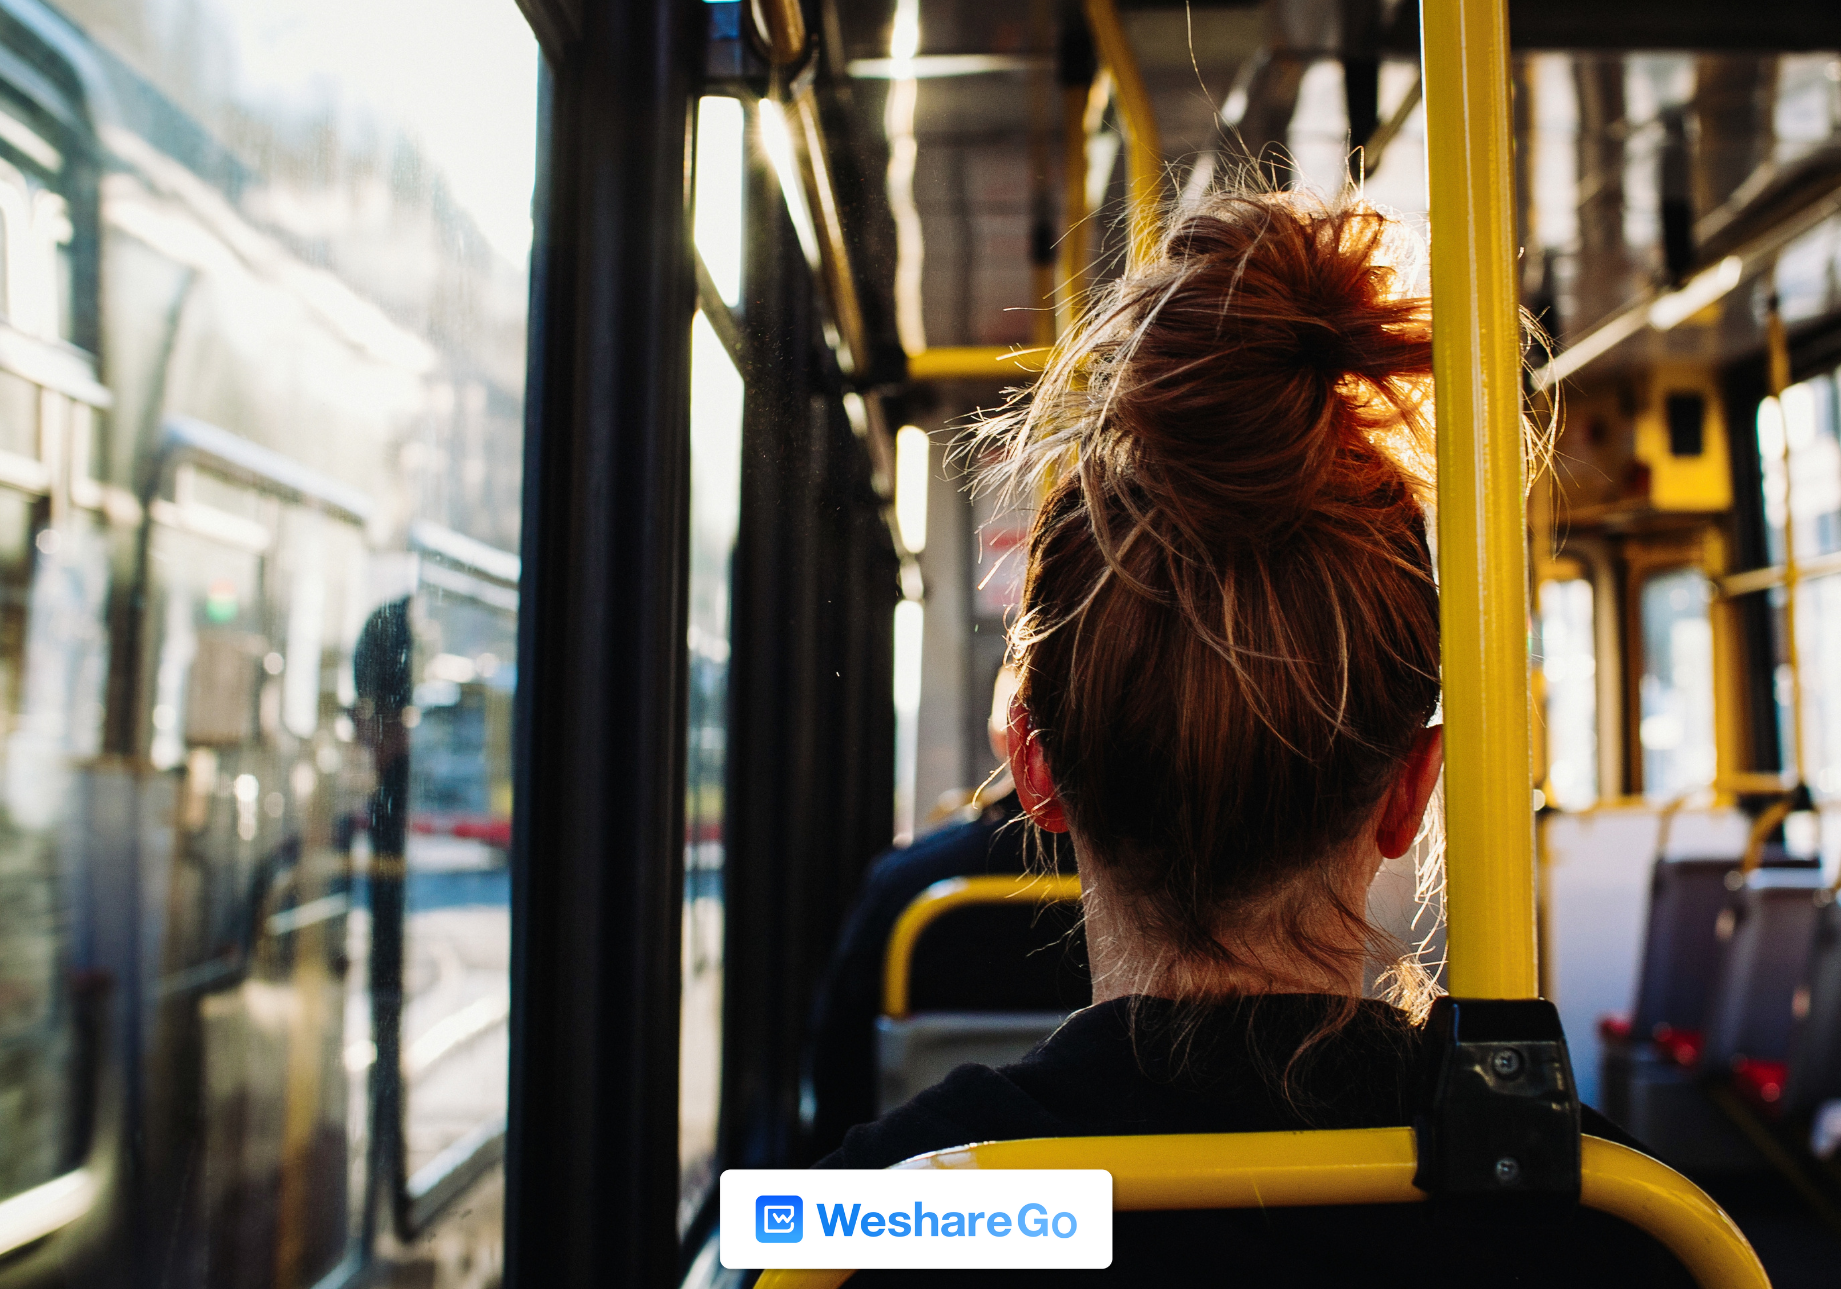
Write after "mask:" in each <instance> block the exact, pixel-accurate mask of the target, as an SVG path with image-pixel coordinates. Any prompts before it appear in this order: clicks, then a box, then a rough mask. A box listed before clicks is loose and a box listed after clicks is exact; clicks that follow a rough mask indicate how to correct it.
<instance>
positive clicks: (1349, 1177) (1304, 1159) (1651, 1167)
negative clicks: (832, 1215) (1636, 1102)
mask: <svg viewBox="0 0 1841 1289" xmlns="http://www.w3.org/2000/svg"><path fill="white" fill-rule="evenodd" d="M1581 1155H1582V1160H1581V1164H1582V1167H1581V1186H1580V1196H1579V1198H1580V1202H1581V1203H1583V1204H1584V1205H1585V1206H1586V1207H1588V1208H1595V1209H1598V1210H1600V1211H1601V1212H1604V1213H1609V1214H1610V1215H1611V1216H1613V1217H1617V1218H1621V1219H1622V1220H1623V1221H1626V1222H1628V1223H1630V1224H1631V1225H1632V1226H1635V1227H1638V1228H1640V1229H1641V1230H1644V1231H1647V1232H1648V1233H1649V1234H1650V1235H1652V1236H1654V1237H1655V1238H1656V1239H1657V1240H1659V1241H1661V1243H1662V1244H1663V1245H1665V1246H1666V1247H1667V1248H1668V1250H1669V1252H1671V1253H1673V1254H1674V1255H1675V1256H1676V1257H1677V1258H1679V1259H1680V1260H1681V1263H1682V1265H1683V1266H1685V1267H1686V1268H1687V1269H1688V1273H1689V1274H1690V1275H1692V1276H1693V1277H1694V1280H1695V1283H1697V1284H1699V1285H1701V1286H1702V1287H1703V1289H1769V1286H1770V1280H1769V1278H1768V1277H1767V1276H1766V1275H1765V1274H1764V1268H1763V1266H1762V1265H1760V1264H1759V1262H1758V1255H1757V1254H1756V1253H1754V1252H1753V1251H1752V1247H1751V1244H1750V1243H1749V1242H1748V1241H1747V1240H1746V1238H1745V1235H1744V1233H1743V1232H1742V1231H1740V1230H1739V1228H1738V1227H1737V1226H1736V1225H1734V1223H1733V1221H1732V1219H1731V1218H1729V1217H1727V1216H1726V1214H1725V1213H1724V1212H1723V1211H1722V1210H1721V1209H1720V1207H1719V1205H1717V1204H1715V1203H1714V1202H1713V1201H1712V1200H1710V1199H1708V1198H1707V1196H1706V1195H1705V1194H1704V1193H1703V1192H1702V1191H1701V1190H1700V1188H1699V1187H1697V1186H1695V1185H1694V1183H1693V1182H1690V1181H1689V1180H1688V1179H1687V1178H1685V1177H1683V1176H1682V1175H1681V1174H1680V1173H1677V1172H1676V1171H1675V1170H1674V1169H1672V1168H1670V1167H1668V1166H1667V1165H1666V1164H1660V1163H1657V1162H1656V1161H1655V1160H1653V1159H1651V1158H1650V1157H1649V1156H1648V1155H1645V1154H1642V1153H1641V1152H1639V1151H1635V1150H1631V1149H1629V1148H1627V1147H1625V1146H1620V1145H1618V1144H1616V1143H1615V1142H1610V1141H1605V1140H1603V1139H1601V1138H1598V1137H1586V1138H1584V1140H1583V1142H1582V1151H1581ZM1416 1163H1417V1152H1416V1149H1415V1145H1414V1140H1413V1130H1412V1129H1411V1128H1356V1129H1348V1130H1343V1131H1336V1132H1225V1133H1197V1134H1194V1135H1184V1136H1170V1137H1052V1138H1042V1139H1037V1140H1032V1141H989V1142H984V1143H982V1144H979V1145H975V1146H961V1147H958V1148H956V1149H953V1150H941V1151H935V1152H934V1153H932V1154H929V1155H921V1156H918V1157H917V1158H914V1159H910V1160H908V1161H907V1162H906V1163H903V1164H900V1165H897V1166H898V1167H901V1168H1103V1169H1105V1170H1106V1171H1107V1172H1109V1173H1111V1174H1112V1207H1113V1209H1114V1211H1115V1212H1120V1213H1135V1212H1146V1211H1168V1210H1174V1209H1217V1208H1299V1207H1309V1206H1316V1205H1325V1204H1404V1203H1411V1202H1413V1201H1415V1200H1423V1199H1425V1198H1426V1196H1425V1192H1423V1191H1421V1190H1420V1189H1419V1188H1418V1187H1416V1186H1414V1185H1413V1172H1414V1169H1415V1167H1416ZM852 1274H853V1273H852V1272H850V1271H833V1270H826V1271H767V1272H763V1273H762V1275H761V1279H760V1281H759V1284H760V1289H835V1287H836V1286H837V1285H841V1284H843V1283H844V1282H845V1281H846V1280H848V1279H849V1278H850V1276H851V1275H852Z"/></svg>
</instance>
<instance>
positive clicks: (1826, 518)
mask: <svg viewBox="0 0 1841 1289" xmlns="http://www.w3.org/2000/svg"><path fill="white" fill-rule="evenodd" d="M1837 419H1838V418H1837V411H1836V390H1835V379H1834V377H1833V376H1832V375H1826V376H1819V377H1817V378H1815V379H1814V380H1807V381H1803V382H1801V383H1800V384H1796V385H1792V386H1790V388H1788V389H1786V390H1785V391H1784V392H1783V397H1782V398H1781V399H1776V398H1767V399H1765V400H1764V402H1763V403H1761V404H1760V405H1759V407H1758V464H1759V466H1760V467H1761V468H1762V472H1763V475H1764V516H1765V524H1766V531H1767V539H1768V542H1769V550H1770V557H1771V562H1772V563H1773V564H1781V563H1783V560H1784V551H1785V543H1784V523H1785V520H1786V518H1787V517H1789V516H1794V517H1795V530H1794V536H1795V539H1796V557H1797V559H1799V560H1805V559H1810V558H1813V557H1814V556H1817V555H1827V554H1829V553H1830V552H1832V551H1836V550H1841V438H1838V437H1837V435H1838V434H1841V425H1838V424H1837ZM1786 453H1787V455H1786ZM1786 480H1787V481H1788V487H1787V488H1786V487H1785V483H1786Z"/></svg>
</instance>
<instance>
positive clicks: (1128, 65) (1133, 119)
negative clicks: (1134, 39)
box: [1087, 0, 1163, 265]
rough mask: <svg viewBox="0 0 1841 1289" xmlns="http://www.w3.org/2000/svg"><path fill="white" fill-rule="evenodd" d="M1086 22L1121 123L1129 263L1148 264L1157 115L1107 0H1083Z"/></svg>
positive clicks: (1157, 203)
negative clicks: (1107, 73)
mask: <svg viewBox="0 0 1841 1289" xmlns="http://www.w3.org/2000/svg"><path fill="white" fill-rule="evenodd" d="M1087 26H1088V27H1090V28H1092V30H1093V45H1094V48H1095V50H1096V51H1097V52H1098V53H1099V60H1100V62H1101V63H1102V64H1104V65H1105V67H1106V69H1107V70H1108V71H1110V72H1111V73H1112V84H1113V88H1114V92H1116V93H1117V94H1118V103H1119V122H1120V124H1121V125H1123V126H1124V127H1125V192H1126V203H1127V205H1128V206H1129V208H1130V213H1131V262H1132V263H1133V264H1134V265H1137V264H1148V263H1149V262H1150V260H1151V257H1152V256H1154V255H1155V254H1156V253H1157V229H1158V225H1159V223H1160V221H1161V220H1162V217H1163V140H1162V139H1161V138H1159V137H1158V133H1157V114H1156V113H1155V112H1153V111H1152V110H1151V96H1150V95H1149V94H1147V93H1146V92H1145V89H1144V77H1142V76H1141V75H1139V74H1138V59H1137V57H1136V55H1134V54H1133V53H1132V52H1131V42H1130V41H1129V40H1127V39H1126V38H1125V28H1124V26H1123V25H1121V24H1120V22H1119V11H1118V7H1117V6H1116V5H1115V4H1114V3H1113V0H1087Z"/></svg>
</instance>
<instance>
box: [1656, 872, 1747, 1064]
mask: <svg viewBox="0 0 1841 1289" xmlns="http://www.w3.org/2000/svg"><path fill="white" fill-rule="evenodd" d="M1738 869H1739V861H1738V858H1737V857H1736V856H1734V857H1731V858H1719V859H1660V858H1658V859H1657V860H1656V864H1655V868H1654V870H1653V871H1652V872H1651V875H1650V879H1649V923H1648V926H1647V928H1646V930H1645V932H1644V936H1643V966H1642V973H1641V975H1640V976H1639V977H1638V979H1637V997H1636V1010H1635V1014H1634V1015H1633V1017H1632V1018H1631V1032H1632V1033H1633V1034H1634V1035H1636V1037H1638V1038H1649V1037H1651V1036H1653V1035H1654V1034H1655V1032H1656V1030H1657V1027H1659V1026H1662V1025H1667V1026H1670V1027H1672V1028H1674V1029H1688V1030H1697V1029H1700V1028H1701V1027H1702V1023H1703V1022H1704V1020H1705V1019H1706V1014H1707V1002H1708V999H1709V998H1710V997H1711V996H1712V993H1713V982H1714V976H1715V973H1716V971H1717V969H1718V964H1719V956H1720V954H1719V947H1720V946H1719V936H1718V933H1717V926H1718V923H1719V916H1720V910H1722V909H1723V908H1725V907H1726V903H1727V900H1728V899H1729V898H1730V895H1731V893H1730V892H1729V891H1728V890H1727V889H1726V876H1727V874H1729V873H1736V872H1738Z"/></svg>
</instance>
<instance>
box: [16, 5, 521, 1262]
mask: <svg viewBox="0 0 1841 1289" xmlns="http://www.w3.org/2000/svg"><path fill="white" fill-rule="evenodd" d="M57 8H58V11H59V12H58V13H57V14H55V15H53V14H51V13H50V12H48V11H45V12H41V11H40V10H38V9H35V10H34V11H33V12H34V14H35V15H36V16H35V17H33V18H32V19H31V20H30V21H13V20H11V19H9V21H7V22H5V23H0V315H3V316H0V1201H4V1200H6V1199H9V1198H11V1197H13V1196H14V1195H16V1194H18V1193H19V1192H21V1191H22V1190H25V1191H29V1190H31V1189H32V1188H34V1187H39V1186H44V1185H52V1186H56V1187H60V1188H61V1189H59V1190H57V1191H56V1192H55V1193H56V1194H57V1195H63V1196H65V1197H67V1198H68V1197H69V1196H73V1195H74V1196H77V1197H79V1198H80V1199H81V1201H82V1203H81V1204H78V1203H77V1202H75V1201H72V1202H71V1203H70V1204H69V1206H68V1207H69V1209H70V1221H69V1225H68V1229H62V1230H59V1231H56V1232H53V1233H52V1234H51V1235H50V1236H49V1237H48V1239H47V1243H46V1247H45V1255H46V1256H45V1257H44V1258H43V1259H42V1260H41V1265H54V1266H58V1267H84V1268H88V1270H87V1271H85V1272H84V1273H83V1274H84V1275H88V1276H89V1277H90V1278H97V1277H100V1278H102V1279H105V1280H106V1279H111V1278H120V1277H122V1276H128V1277H129V1278H133V1274H135V1273H136V1272H135V1271H134V1269H136V1268H140V1267H144V1266H156V1265H157V1266H159V1267H161V1268H163V1270H162V1272H161V1274H162V1275H163V1276H164V1277H165V1278H166V1279H168V1280H170V1281H172V1282H173V1283H175V1284H199V1285H212V1286H222V1287H224V1289H233V1287H238V1286H251V1287H254V1286H259V1285H276V1286H285V1287H289V1289H300V1287H301V1286H306V1285H313V1284H318V1283H321V1282H323V1281H324V1282H326V1283H327V1284H328V1285H329V1286H330V1285H335V1284H343V1283H351V1282H356V1281H357V1280H358V1279H360V1278H369V1277H371V1276H373V1275H374V1274H375V1273H376V1272H377V1270H378V1268H377V1267H376V1266H375V1265H374V1263H375V1261H376V1260H377V1258H378V1257H379V1256H380V1255H381V1256H385V1257H399V1256H405V1255H403V1254H402V1252H401V1251H402V1250H405V1249H408V1248H410V1247H411V1246H412V1244H413V1242H414V1240H415V1238H416V1237H417V1236H418V1235H419V1234H420V1233H421V1232H422V1231H423V1230H424V1229H425V1228H426V1227H427V1226H428V1225H429V1224H430V1223H432V1222H434V1221H436V1220H437V1219H438V1218H442V1217H444V1216H453V1222H454V1225H452V1226H449V1227H446V1228H444V1232H443V1235H444V1239H448V1240H449V1241H450V1242H451V1243H452V1244H453V1245H454V1247H456V1249H458V1250H460V1252H459V1253H458V1254H457V1256H459V1257H461V1258H464V1259H465V1260H467V1261H468V1263H469V1265H474V1266H478V1267H481V1268H487V1267H492V1266H494V1265H496V1262H497V1260H498V1257H499V1253H498V1248H499V1231H498V1228H499V1221H500V1218H499V1212H500V1204H499V1200H498V1197H497V1193H496V1191H495V1190H494V1189H493V1188H492V1183H491V1180H490V1171H491V1169H492V1167H493V1166H494V1165H495V1164H496V1162H497V1160H498V1159H499V1157H500V1155H501V1154H502V1147H503V1138H504V1126H503V1125H504V1117H505V1087H506V1065H507V1061H506V1052H507V1050H508V1041H507V1038H506V1020H505V1014H506V1011H507V1009H508V998H509V960H508V940H509V911H508V910H509V900H510V894H509V882H508V881H507V880H506V875H505V870H506V865H505V854H506V851H507V849H508V840H509V828H510V823H509V821H510V812H511V808H512V803H511V800H510V788H509V785H510V711H511V698H510V695H511V690H512V686H513V678H514V677H515V675H516V663H517V659H516V653H515V648H514V644H515V638H516V633H515V629H514V625H513V624H514V623H515V617H516V612H517V603H518V599H517V586H518V581H519V575H520V569H519V564H518V558H517V555H516V554H515V552H516V551H517V550H518V549H519V538H520V526H521V523H522V517H521V516H522V500H523V488H522V477H521V476H522V462H523V451H524V432H523V414H524V389H523V382H524V372H525V368H526V345H525V333H526V327H525V321H526V319H525V313H526V301H527V299H528V297H529V290H528V282H529V273H528V263H529V256H530V247H531V223H530V219H531V196H532V192H533V178H534V174H535V162H536V147H537V133H538V131H537V100H538V70H539V58H538V51H537V47H536V43H535V41H534V39H533V38H532V36H531V34H530V31H529V27H528V25H527V24H526V23H525V21H524V20H523V18H522V17H521V16H520V14H519V13H518V11H517V9H516V7H515V6H512V5H508V4H504V3H501V2H500V0H401V2H400V3H395V4H390V5H383V6H371V7H369V8H363V7H359V8H353V7H352V6H349V5H347V6H340V5H334V6H326V5H316V4H311V3H304V2H301V0H284V2H283V3H282V4H280V5H279V6H278V5H277V4H275V3H273V2H272V0H260V2H257V0H204V2H203V4H202V7H201V8H200V9H199V14H200V22H199V25H197V27H196V31H193V29H191V28H187V29H186V30H185V31H180V30H179V29H178V28H173V27H171V25H170V24H168V23H165V22H164V21H163V20H161V19H160V17H159V13H160V11H161V9H162V6H161V5H160V4H158V3H153V2H151V0H69V2H68V3H60V4H59V5H58V6H57ZM278 14H279V15H280V17H278V16H277V15H278ZM14 16H15V17H17V15H16V14H15V15H14ZM48 33H49V34H48ZM197 33H208V38H200V37H199V36H198V34H197ZM54 38H55V39H54ZM406 48H418V49H423V50H425V51H426V52H427V53H428V54H429V56H428V57H426V58H420V59H410V60H403V59H400V58H385V57H380V56H379V55H378V52H377V51H379V50H400V49H406ZM405 835H406V836H407V838H408V841H407V843H406V842H405ZM405 913H406V916H405ZM461 1085H464V1086H461ZM482 1134H483V1135H482ZM461 1165H467V1166H465V1167H463V1166H461ZM456 1201H460V1202H458V1203H456ZM83 1205H87V1206H88V1209H87V1212H85V1210H84V1208H83ZM22 1208H23V1209H30V1208H31V1203H30V1202H28V1203H27V1204H26V1205H24V1206H22ZM60 1211H63V1210H60ZM458 1215H464V1217H462V1216H458ZM0 1225H4V1224H0ZM17 1229H18V1228H17V1225H16V1224H15V1226H14V1227H13V1228H10V1229H9V1230H5V1231H0V1257H10V1256H11V1255H12V1251H13V1248H14V1247H15V1245H13V1244H8V1243H6V1241H7V1240H8V1239H11V1238H14V1237H15V1236H16V1233H17ZM29 1238H32V1239H38V1238H39V1237H38V1236H37V1235H34V1236H31V1237H29ZM58 1241H67V1243H64V1244H62V1245H58V1244H57V1242H58ZM31 1256H38V1255H31ZM8 1267H9V1271H13V1270H20V1269H21V1264H20V1263H17V1262H9V1263H8ZM26 1274H27V1279H26V1280H25V1281H24V1282H23V1283H25V1284H28V1285H33V1284H38V1283H41V1281H40V1280H37V1279H34V1278H32V1277H33V1274H34V1273H32V1272H31V1271H30V1270H27V1273H26ZM58 1274H68V1273H67V1272H64V1271H59V1272H58ZM480 1274H482V1275H484V1274H486V1272H485V1271H482V1272H481V1273H480ZM79 1278H82V1277H81V1276H80V1277H79ZM386 1278H388V1277H386Z"/></svg>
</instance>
